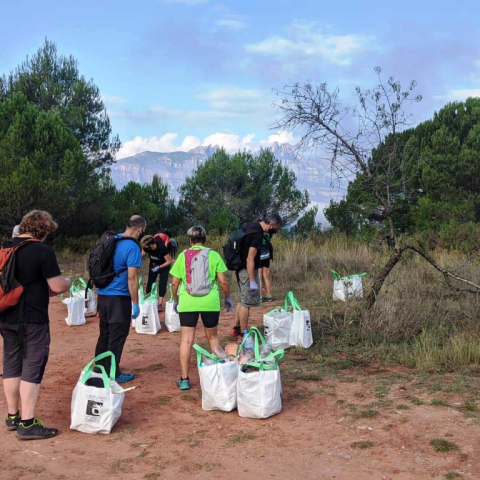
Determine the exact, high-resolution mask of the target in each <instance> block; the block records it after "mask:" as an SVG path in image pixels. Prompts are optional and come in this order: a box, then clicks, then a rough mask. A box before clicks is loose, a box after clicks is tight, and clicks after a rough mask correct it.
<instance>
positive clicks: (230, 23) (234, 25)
mask: <svg viewBox="0 0 480 480" xmlns="http://www.w3.org/2000/svg"><path fill="white" fill-rule="evenodd" d="M215 23H216V24H217V25H218V26H219V27H225V28H230V29H231V30H243V29H245V28H247V24H246V23H245V22H244V21H243V20H240V19H239V18H222V19H220V20H217V21H216V22H215Z"/></svg>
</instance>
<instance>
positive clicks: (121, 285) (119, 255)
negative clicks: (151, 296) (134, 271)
mask: <svg viewBox="0 0 480 480" xmlns="http://www.w3.org/2000/svg"><path fill="white" fill-rule="evenodd" d="M121 236H122V235H120V234H119V235H117V237H121ZM141 266H142V252H141V250H140V247H139V246H138V244H136V243H135V242H134V241H133V240H121V241H120V242H117V245H116V246H115V253H114V254H113V269H114V270H115V273H118V272H121V273H120V274H119V275H118V276H117V277H115V278H114V279H113V281H112V283H110V285H108V286H107V287H105V288H99V289H98V294H99V295H123V296H126V297H129V296H130V291H129V290H128V270H127V268H128V267H135V268H140V267H141Z"/></svg>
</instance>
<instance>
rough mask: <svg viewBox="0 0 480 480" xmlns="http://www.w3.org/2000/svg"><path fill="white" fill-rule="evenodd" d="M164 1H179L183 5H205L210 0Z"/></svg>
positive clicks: (170, 0)
mask: <svg viewBox="0 0 480 480" xmlns="http://www.w3.org/2000/svg"><path fill="white" fill-rule="evenodd" d="M163 3H178V4H181V5H189V6H192V5H204V4H205V3H208V0H163Z"/></svg>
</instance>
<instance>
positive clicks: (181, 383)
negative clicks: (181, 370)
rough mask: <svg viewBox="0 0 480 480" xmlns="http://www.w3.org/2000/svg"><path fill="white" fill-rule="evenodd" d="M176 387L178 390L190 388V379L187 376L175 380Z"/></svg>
mask: <svg viewBox="0 0 480 480" xmlns="http://www.w3.org/2000/svg"><path fill="white" fill-rule="evenodd" d="M177 387H178V388H179V389H180V390H190V380H189V379H188V378H180V379H179V380H178V381H177Z"/></svg>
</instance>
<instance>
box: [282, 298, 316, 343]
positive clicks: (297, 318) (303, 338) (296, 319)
mask: <svg viewBox="0 0 480 480" xmlns="http://www.w3.org/2000/svg"><path fill="white" fill-rule="evenodd" d="M285 303H290V305H291V308H292V311H293V320H292V328H291V329H290V339H289V344H290V346H291V347H302V348H309V347H310V346H311V345H312V343H313V335H312V323H311V321H310V312H309V311H308V310H305V309H303V308H302V307H301V306H300V304H299V303H298V300H297V299H296V298H295V296H294V295H293V292H288V293H287V296H286V299H285Z"/></svg>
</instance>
